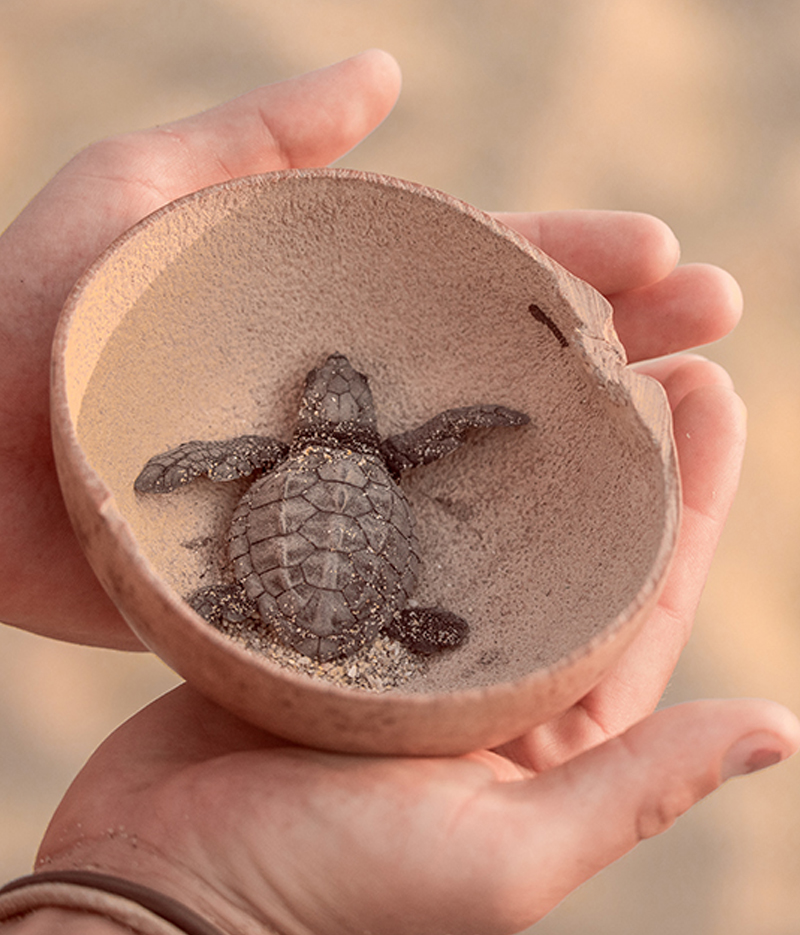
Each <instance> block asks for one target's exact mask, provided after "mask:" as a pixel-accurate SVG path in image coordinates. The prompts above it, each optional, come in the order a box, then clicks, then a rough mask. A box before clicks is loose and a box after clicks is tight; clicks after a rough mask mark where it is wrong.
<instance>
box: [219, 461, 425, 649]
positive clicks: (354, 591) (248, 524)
mask: <svg viewBox="0 0 800 935" xmlns="http://www.w3.org/2000/svg"><path fill="white" fill-rule="evenodd" d="M230 557H231V563H232V567H233V571H234V574H235V575H236V577H237V579H238V580H239V581H240V582H241V583H242V585H243V586H244V588H245V591H246V592H247V595H248V597H249V598H250V599H251V600H253V601H255V602H256V604H257V605H258V609H259V612H260V614H261V616H262V618H263V619H264V621H265V622H267V623H268V624H269V625H271V626H274V627H275V628H276V630H277V632H278V635H279V636H280V638H281V639H282V640H283V641H284V642H286V643H288V644H289V645H290V646H293V647H294V648H295V649H297V650H298V651H299V652H302V653H304V654H305V655H308V656H312V657H315V658H317V659H320V660H325V659H330V658H333V657H335V656H339V655H342V654H344V655H351V654H352V653H354V652H356V651H357V650H358V649H360V648H361V646H363V645H364V644H365V643H368V642H371V641H372V640H373V639H374V638H375V636H376V635H377V632H378V630H379V629H381V627H382V626H383V625H384V624H385V623H386V622H387V621H388V620H390V619H391V618H392V617H393V616H394V615H395V613H396V612H397V611H398V610H400V609H402V608H403V607H404V606H405V604H406V602H407V600H408V597H409V595H410V594H412V593H413V591H414V588H415V586H416V582H417V574H418V569H419V556H418V548H417V541H416V536H415V535H414V517H413V514H412V512H411V508H410V507H409V504H408V502H407V500H406V498H405V496H404V495H403V492H402V491H401V489H400V487H399V486H398V485H397V484H396V483H395V481H394V480H393V479H392V478H391V477H390V475H389V473H388V471H387V470H386V466H385V465H384V463H383V461H382V460H381V459H380V458H379V457H378V456H377V455H375V456H373V455H367V454H363V453H357V452H353V451H347V450H337V449H332V448H328V447H323V446H313V445H312V446H309V447H307V448H305V449H303V450H302V451H301V452H299V453H297V454H292V455H290V457H289V458H288V459H287V460H286V461H284V462H283V463H282V464H280V465H279V466H278V467H277V468H276V469H275V470H273V471H271V472H270V473H269V474H267V475H265V476H264V477H262V478H261V479H259V480H258V481H256V482H255V483H254V484H253V485H252V486H251V487H250V489H249V490H248V491H247V493H246V494H245V495H244V496H243V497H242V499H241V501H240V502H239V505H238V506H237V508H236V511H235V513H234V516H233V521H232V524H231V532H230Z"/></svg>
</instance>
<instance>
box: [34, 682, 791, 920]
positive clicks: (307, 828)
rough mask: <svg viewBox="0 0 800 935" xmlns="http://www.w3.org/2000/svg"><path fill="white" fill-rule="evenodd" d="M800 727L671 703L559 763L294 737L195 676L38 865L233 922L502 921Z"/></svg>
mask: <svg viewBox="0 0 800 935" xmlns="http://www.w3.org/2000/svg"><path fill="white" fill-rule="evenodd" d="M798 744H800V725H799V724H798V723H797V721H796V720H795V719H794V718H793V716H792V715H791V714H789V712H788V711H786V710H785V709H783V708H781V707H779V706H778V705H773V704H771V703H769V702H766V701H752V700H750V701H728V702H715V701H706V702H694V703H690V704H685V705H679V706H676V707H674V708H667V709H664V710H662V711H659V712H658V713H656V714H654V715H652V716H651V717H649V718H647V719H645V720H643V721H642V722H641V723H640V724H638V725H636V726H634V727H632V728H630V729H629V730H627V731H626V732H624V733H623V734H621V735H620V736H619V737H617V738H616V739H613V740H609V741H607V742H605V743H603V744H601V745H599V746H596V747H594V748H592V749H589V750H586V749H584V748H583V743H582V741H580V740H576V742H575V743H574V745H572V746H571V748H570V749H569V750H567V747H566V746H565V747H563V748H562V749H563V750H564V752H565V762H563V763H562V764H561V765H560V766H557V767H553V768H551V769H545V770H543V771H541V772H535V771H532V770H530V769H526V768H523V767H521V766H519V765H518V764H517V763H515V762H514V761H512V760H509V759H508V758H507V757H505V756H503V755H502V754H500V753H498V752H492V751H479V752H475V753H473V754H470V755H467V756H462V757H454V758H420V759H412V758H393V757H367V756H351V755H344V754H335V753H325V752H321V751H316V750H310V749H306V748H302V747H297V746H294V745H293V744H290V743H288V742H285V741H281V740H279V739H278V738H276V737H273V736H270V735H267V734H263V733H261V732H260V731H258V730H257V729H256V728H253V727H249V726H248V725H246V724H244V723H243V722H241V721H238V720H237V719H235V718H234V717H233V716H232V715H230V714H228V713H226V712H225V711H223V710H222V709H221V708H218V707H216V706H215V705H213V704H212V703H211V702H209V701H206V700H205V699H203V698H202V697H200V696H199V695H197V694H196V693H195V692H194V691H193V690H192V689H190V688H188V687H185V686H183V687H181V688H178V689H175V690H174V691H173V692H171V693H170V694H168V695H166V696H164V697H163V698H161V699H159V700H158V701H156V702H154V703H153V704H152V705H150V706H149V707H148V708H146V709H145V710H144V711H142V712H140V713H139V714H138V715H136V716H135V717H134V718H132V719H131V720H130V721H129V722H128V723H127V724H125V725H123V726H122V727H121V728H120V729H119V730H118V731H117V732H116V733H115V734H113V735H112V736H111V737H110V738H109V740H107V741H106V742H105V744H104V745H103V746H101V747H100V749H99V750H98V751H97V753H96V754H95V755H94V756H93V757H92V759H91V760H90V761H89V763H88V764H87V766H86V767H85V768H84V770H83V772H82V773H81V774H80V775H79V776H78V778H77V779H76V781H75V782H74V783H73V786H72V787H71V789H70V790H69V792H68V793H67V796H66V798H65V799H64V801H63V802H62V804H61V806H60V807H59V809H58V811H57V812H56V814H55V816H54V818H53V821H52V822H51V825H50V828H49V830H48V832H47V834H46V836H45V839H44V842H43V844H42V847H41V850H40V854H39V859H38V861H37V867H38V869H40V870H65V869H84V870H85V869H90V870H96V871H100V872H103V873H107V874H111V875H115V876H119V877H123V878H126V879H131V880H134V881H135V882H138V883H141V884H144V885H145V886H149V887H151V888H154V889H157V890H159V891H161V892H164V893H167V894H168V895H170V896H172V897H174V898H177V899H178V900H180V901H182V902H183V903H184V904H186V905H189V906H191V907H192V908H194V909H195V911H197V912H199V913H200V914H202V915H204V916H205V917H206V918H208V919H209V920H210V921H212V922H213V923H215V924H216V925H217V926H218V927H220V928H221V929H222V930H223V931H226V932H253V933H256V932H279V933H281V935H360V933H371V935H409V933H412V932H413V933H414V935H511V933H514V932H519V931H520V930H522V929H523V928H525V927H527V926H528V925H531V924H532V923H534V922H535V921H537V920H538V919H540V918H541V917H542V916H543V915H545V914H546V913H547V912H548V911H549V910H550V909H552V908H553V907H554V906H555V905H556V904H557V903H558V902H559V901H560V900H562V899H563V898H564V897H565V896H566V895H567V894H568V893H569V892H570V891H571V890H573V889H574V888H575V887H576V886H578V885H579V884H580V883H581V882H583V881H584V880H586V879H587V878H588V877H590V876H591V875H593V874H594V873H596V872H597V871H599V870H600V869H601V868H602V867H604V866H606V865H607V864H609V863H610V862H611V861H613V860H616V859H617V858H618V857H620V856H621V855H622V854H624V853H625V852H626V851H628V850H629V849H630V848H632V847H633V846H634V845H636V844H637V843H638V842H639V841H640V840H641V839H643V838H647V837H650V836H651V835H654V834H658V833H659V832H661V831H664V830H665V829H666V828H668V827H669V826H670V825H671V824H672V823H673V821H674V820H675V819H676V818H677V817H678V815H680V814H681V813H682V812H684V811H685V810H686V809H688V808H689V807H690V806H691V805H692V804H694V802H696V801H697V800H698V799H699V798H701V797H702V796H704V795H706V794H708V793H709V792H711V791H712V790H713V789H714V788H716V787H717V786H718V785H719V783H721V782H722V781H724V780H725V779H727V778H730V777H731V776H734V775H739V774H742V773H747V772H751V771H753V770H755V769H758V768H760V767H764V766H768V765H770V764H772V763H774V762H777V761H778V760H780V759H782V758H783V757H785V756H787V755H788V754H790V753H791V752H793V751H794V750H795V749H796V748H797V746H798Z"/></svg>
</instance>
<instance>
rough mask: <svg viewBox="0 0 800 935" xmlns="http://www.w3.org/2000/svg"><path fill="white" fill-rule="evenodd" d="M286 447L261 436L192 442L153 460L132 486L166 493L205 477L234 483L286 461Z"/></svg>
mask: <svg viewBox="0 0 800 935" xmlns="http://www.w3.org/2000/svg"><path fill="white" fill-rule="evenodd" d="M288 451H289V446H288V445H287V444H285V443H284V442H280V441H277V440H276V439H274V438H269V437H267V436H264V435H242V436H241V437H240V438H230V439H226V440H224V441H212V442H201V441H191V442H184V443H183V444H182V445H178V447H177V448H171V449H170V450H169V451H165V452H163V454H158V455H155V456H154V457H152V458H151V459H150V460H149V461H148V462H147V464H145V466H144V467H143V468H142V470H141V472H140V474H139V476H138V477H137V478H136V480H135V481H134V483H133V487H134V490H137V491H138V492H139V493H169V492H170V491H172V490H175V489H176V488H178V487H182V486H183V485H184V484H188V483H189V482H190V481H193V480H194V479H195V478H196V477H200V476H201V475H203V474H205V475H206V476H208V477H210V478H211V480H213V481H228V480H236V479H237V478H239V477H247V476H248V475H250V474H254V473H255V472H256V471H257V470H259V469H261V470H269V469H270V468H272V467H274V466H275V465H276V464H278V463H279V462H281V461H283V460H284V459H285V458H286V455H287V453H288Z"/></svg>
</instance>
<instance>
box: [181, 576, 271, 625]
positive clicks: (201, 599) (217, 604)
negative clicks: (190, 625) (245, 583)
mask: <svg viewBox="0 0 800 935" xmlns="http://www.w3.org/2000/svg"><path fill="white" fill-rule="evenodd" d="M186 603H187V604H188V605H189V606H190V607H191V608H192V610H193V611H195V612H196V613H198V614H200V616H201V617H202V618H203V619H204V620H207V621H208V623H210V624H211V625H212V626H215V627H217V629H224V628H225V624H226V623H228V624H236V623H242V622H244V621H245V620H249V619H251V618H254V619H259V616H258V608H257V607H256V605H255V603H254V602H253V601H251V600H250V598H249V597H248V596H247V595H246V594H245V592H244V588H243V587H242V586H241V585H239V584H212V585H210V586H209V587H207V588H200V590H199V591H195V592H194V593H193V594H190V595H189V597H187V598H186Z"/></svg>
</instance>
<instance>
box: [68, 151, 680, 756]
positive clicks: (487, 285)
mask: <svg viewBox="0 0 800 935" xmlns="http://www.w3.org/2000/svg"><path fill="white" fill-rule="evenodd" d="M531 304H535V305H536V306H537V307H538V309H540V310H541V311H543V312H544V316H542V315H541V314H540V313H539V312H537V314H536V315H533V314H531V311H530V306H531ZM332 351H340V352H342V353H345V354H347V355H348V357H349V358H350V360H351V361H352V362H353V364H354V366H356V367H357V369H359V370H362V371H364V372H365V373H366V374H367V375H368V376H369V378H370V383H371V386H372V389H373V394H374V396H375V400H376V407H377V410H378V418H379V428H380V430H381V433H382V434H384V435H387V434H392V433H394V432H397V431H401V430H405V429H407V428H410V427H413V426H414V425H417V424H419V423H421V422H423V421H424V420H425V419H427V418H429V417H430V416H432V415H434V414H436V413H437V412H439V411H441V410H443V409H446V408H449V407H453V406H464V405H470V404H475V403H487V402H489V403H500V404H504V405H507V406H511V407H513V408H516V409H521V410H523V411H525V412H527V413H528V414H529V415H530V417H531V424H530V425H529V426H527V427H525V428H522V429H514V430H495V431H493V432H488V433H484V434H483V435H478V436H476V437H475V438H473V439H471V440H470V442H469V443H468V444H466V445H464V446H463V447H462V448H461V449H460V450H459V451H458V452H456V453H455V454H452V455H448V456H447V457H446V458H444V459H442V460H441V461H439V462H437V463H435V464H432V465H429V466H427V467H425V468H420V469H417V470H416V471H412V472H410V473H409V474H408V475H407V477H406V478H404V480H403V486H404V489H405V490H406V492H407V494H408V495H409V497H410V499H411V502H412V504H413V506H414V509H415V512H416V514H417V518H418V532H419V535H420V539H421V543H422V548H423V561H424V572H423V578H422V580H421V582H420V586H419V593H418V595H417V597H418V600H419V602H420V603H421V604H438V605H440V606H443V607H446V608H447V609H450V610H453V611H455V612H457V613H460V614H461V615H462V616H464V617H465V618H466V619H467V620H468V621H469V622H470V624H471V627H472V631H471V636H470V640H469V641H468V643H467V644H466V646H465V647H464V648H463V649H460V650H458V651H457V652H455V653H452V654H448V655H442V656H441V657H439V658H438V659H436V660H435V661H434V662H433V663H432V664H431V666H430V669H429V671H428V672H427V673H426V674H424V675H422V676H420V677H419V678H418V679H417V680H413V679H412V681H411V682H410V683H409V684H408V685H407V686H405V687H404V688H403V689H402V690H393V691H390V692H387V693H383V694H376V693H371V692H366V691H359V690H355V689H351V688H342V687H338V686H335V685H332V684H329V683H326V682H324V681H321V680H317V679H312V678H309V677H307V676H303V675H299V674H296V673H294V672H290V671H287V670H285V669H283V668H281V667H279V666H277V665H275V664H274V663H271V662H270V661H269V660H267V659H266V658H264V657H262V656H259V655H256V654H254V653H252V652H249V651H247V650H245V649H244V648H242V647H241V646H240V645H238V644H237V643H235V642H234V641H232V640H230V639H229V638H227V637H225V636H222V635H221V634H219V633H217V632H216V631H215V630H213V628H211V627H210V626H209V625H207V624H206V623H205V622H204V621H202V620H201V619H200V618H199V617H197V616H196V615H195V614H194V613H193V612H192V611H190V610H189V608H188V606H187V605H186V604H185V603H184V602H183V601H182V600H181V598H180V596H179V595H184V594H187V593H189V592H191V591H192V590H194V589H196V588H197V587H198V586H199V585H200V584H202V583H208V582H210V581H212V580H214V578H215V576H218V575H219V574H220V573H221V568H222V564H223V561H224V560H223V559H222V558H221V557H220V556H221V548H220V545H219V543H220V542H221V540H223V539H224V533H225V528H226V523H227V519H228V517H229V516H230V513H231V511H232V509H233V506H234V504H235V501H236V497H237V496H238V495H239V494H240V493H241V490H242V485H241V484H238V486H237V485H213V484H211V482H209V481H207V480H200V481H198V482H196V483H194V484H192V485H189V486H188V487H187V488H185V489H182V490H180V491H178V492H176V493H175V494H171V495H168V496H163V497H160V496H149V497H148V496H145V497H142V496H136V495H134V491H133V480H134V478H135V477H136V475H137V474H138V472H139V471H140V469H141V467H142V466H143V465H144V463H145V462H146V461H147V459H148V458H149V457H150V456H151V455H153V454H155V453H157V452H160V451H164V450H166V449H167V448H170V447H173V446H175V445H177V444H179V443H180V442H183V441H187V440H189V439H192V438H207V439H211V438H225V437H233V436H236V435H241V434H249V433H254V432H258V433H262V434H269V435H273V436H277V437H280V438H283V439H288V437H289V435H290V434H291V431H292V428H293V418H294V415H295V414H296V411H297V405H298V401H299V396H300V389H301V385H302V381H303V378H304V376H305V374H306V372H307V371H308V370H309V369H310V368H311V367H312V366H315V365H316V364H318V363H319V362H320V361H321V360H322V359H324V358H325V357H326V356H327V355H328V354H329V353H331V352H332ZM53 433H54V448H55V452H56V459H57V464H58V469H59V476H60V479H61V483H62V488H63V491H64V496H65V500H66V502H67V506H68V509H69V511H70V515H71V517H72V520H73V523H74V525H75V527H76V530H77V532H78V535H79V537H80V539H81V542H82V545H83V547H84V548H85V550H86V553H87V556H88V558H89V560H90V562H91V563H92V566H93V568H94V569H95V572H96V574H97V575H98V578H99V579H100V581H101V582H102V583H103V585H104V587H105V588H106V589H107V590H108V592H109V594H110V595H111V597H112V598H113V599H114V601H115V602H116V603H117V605H118V606H119V608H120V610H121V612H122V613H123V614H124V616H125V618H126V619H127V620H128V622H129V624H130V626H131V627H132V628H133V629H134V631H135V632H136V633H137V634H138V635H139V636H140V638H141V639H142V640H143V641H144V642H145V643H146V644H147V645H148V646H149V647H151V648H152V649H153V650H154V651H155V652H156V653H158V654H159V655H160V656H161V657H162V658H163V659H164V660H165V661H166V662H167V663H168V664H169V665H170V666H172V667H173V668H174V669H175V670H176V671H177V672H179V673H180V674H181V675H182V676H183V677H184V678H186V679H187V681H189V682H190V683H191V684H193V685H194V686H195V687H197V688H198V689H199V690H201V691H203V692H204V693H206V694H207V695H209V696H210V697H212V698H214V699H215V700H216V701H218V702H219V703H221V704H223V705H225V706H226V707H227V708H229V709H230V710H232V711H233V712H235V713H237V714H239V715H241V716H242V717H244V718H246V719H248V720H250V721H252V722H254V723H257V724H259V725H260V726H262V727H264V728H266V729H269V730H272V731H274V732H276V733H278V734H280V735H283V736H286V737H288V738H290V739H293V740H296V741H299V742H302V743H308V744H312V745H316V746H320V747H325V748H331V749H339V750H349V751H354V752H373V753H398V754H399V753H411V754H450V753H460V752H464V751H467V750H470V749H475V748H477V747H481V746H490V745H494V744H498V743H501V742H504V741H506V740H509V739H511V738H512V737H514V736H517V735H518V734H520V733H521V732H523V731H524V730H526V729H527V728H529V727H531V726H533V725H535V724H537V723H541V722H543V721H544V720H546V719H548V718H550V717H552V716H554V715H555V714H557V713H559V712H561V711H563V710H565V709H566V708H567V707H568V706H569V705H571V704H573V703H574V702H575V701H576V700H578V699H579V698H580V697H581V696H582V695H584V694H585V693H586V692H587V691H588V690H589V689H590V688H591V687H592V686H593V685H594V684H596V682H597V681H598V680H599V678H600V677H601V676H602V674H603V672H604V671H606V669H607V668H608V667H609V666H610V665H611V664H612V663H613V662H614V660H616V659H617V658H618V656H619V655H620V654H621V652H622V651H623V650H624V648H625V647H626V646H627V645H628V643H629V642H630V640H631V639H632V638H633V637H634V635H635V634H636V632H637V631H638V629H639V627H640V625H641V623H642V621H643V620H644V618H645V617H646V616H647V614H648V613H649V611H650V610H651V608H652V607H653V605H654V603H655V601H656V599H657V596H658V593H659V590H660V587H661V584H662V583H663V579H664V576H665V574H666V571H667V567H668V564H669V560H670V557H671V555H672V552H673V550H674V546H675V541H676V537H677V530H678V519H679V517H678V502H679V496H678V494H679V491H678V480H677V471H676V465H675V456H674V447H673V442H672V437H671V423H670V417H669V411H668V407H667V404H666V400H665V397H664V394H663V392H662V390H661V388H660V387H659V386H658V385H657V384H656V383H655V382H654V381H651V380H649V379H647V378H645V377H642V376H640V375H637V374H635V373H632V372H631V371H630V370H629V369H627V368H626V367H625V360H624V355H623V352H622V348H621V346H620V345H619V342H618V340H617V338H616V335H615V334H614V331H613V328H612V325H611V312H610V307H609V306H608V304H607V303H606V302H605V300H604V299H603V298H602V297H601V296H599V295H598V294H597V293H596V292H595V291H594V290H592V289H591V288H590V287H589V286H588V285H586V284H585V283H583V282H581V281H580V280H577V279H576V278H575V277H573V276H571V275H570V274H569V273H567V272H565V271H564V270H563V269H561V268H560V267H559V266H558V265H557V264H555V263H554V262H553V261H552V260H550V259H549V258H548V257H546V256H545V255H543V254H542V253H541V252H540V251H539V250H537V249H536V248H535V247H532V246H531V245H529V244H528V243H527V242H526V241H524V240H523V239H522V238H521V237H519V236H518V235H516V234H515V233H513V232H511V231H509V230H507V229H506V228H505V227H503V226H502V225H500V224H498V223H496V222H495V221H493V220H492V219H490V218H489V217H488V216H486V215H484V214H483V213H481V212H479V211H477V210H476V209H474V208H471V207H470V206H468V205H464V204H463V203H461V202H458V201H457V200H455V199H453V198H451V197H449V196H447V195H443V194H441V193H439V192H435V191H431V190H430V189H426V188H422V187H420V186H417V185H413V184H411V183H406V182H402V181H399V180H396V179H390V178H386V177H380V176H373V175H367V174H364V173H359V172H353V171H348V170H330V169H327V170H326V169H316V170H292V171H287V172H279V173H272V174H269V175H265V176H257V177H252V178H247V179H242V180H239V181H236V182H232V183H227V184H225V185H221V186H217V187H214V188H211V189H206V190H204V191H202V192H198V193H196V194H194V195H191V196H188V197H187V198H184V199H182V200H180V201H178V202H175V203H174V204H171V205H168V206H167V207H165V208H163V209H161V210H160V211H159V212H157V213H156V214H154V215H152V216H151V217H149V218H147V219H145V220H144V221H143V222H142V223H141V224H139V225H138V226H137V227H135V228H134V229H133V230H132V231H130V232H128V234H126V235H125V236H124V237H123V238H121V240H120V241H118V242H117V243H116V244H115V245H113V246H112V247H111V248H110V249H109V251H107V253H106V254H104V256H103V257H101V258H100V260H98V262H97V263H95V264H94V266H93V267H92V268H91V269H90V270H89V271H88V272H87V273H86V275H85V276H84V277H83V278H82V280H81V281H80V282H79V284H78V285H77V286H76V288H75V290H74V292H73V294H72V296H71V298H70V300H69V301H68V303H67V306H66V307H65V310H64V314H63V315H62V319H61V322H60V324H59V329H58V332H57V335H56V341H55V345H54V380H53ZM229 488H233V489H229Z"/></svg>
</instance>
